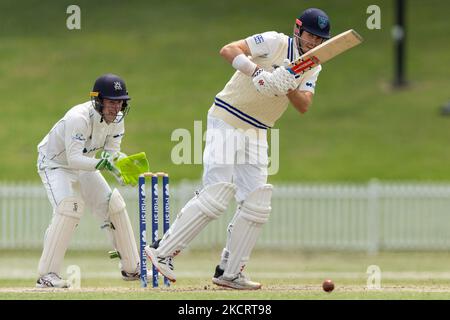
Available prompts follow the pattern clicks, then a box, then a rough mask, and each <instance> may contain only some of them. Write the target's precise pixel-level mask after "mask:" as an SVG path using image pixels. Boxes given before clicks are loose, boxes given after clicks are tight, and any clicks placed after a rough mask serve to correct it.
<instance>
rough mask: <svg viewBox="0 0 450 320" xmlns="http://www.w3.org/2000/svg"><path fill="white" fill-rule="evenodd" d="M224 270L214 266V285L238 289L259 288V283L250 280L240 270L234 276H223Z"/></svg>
mask: <svg viewBox="0 0 450 320" xmlns="http://www.w3.org/2000/svg"><path fill="white" fill-rule="evenodd" d="M223 272H224V270H223V269H221V268H220V267H219V266H217V267H216V272H215V273H214V276H213V278H212V282H213V283H214V284H215V285H218V286H221V287H227V288H231V289H238V290H258V289H261V283H259V282H255V281H251V280H250V279H249V278H247V277H246V276H245V275H244V274H243V273H242V272H239V273H238V274H237V275H236V276H235V277H234V278H225V277H224V276H223Z"/></svg>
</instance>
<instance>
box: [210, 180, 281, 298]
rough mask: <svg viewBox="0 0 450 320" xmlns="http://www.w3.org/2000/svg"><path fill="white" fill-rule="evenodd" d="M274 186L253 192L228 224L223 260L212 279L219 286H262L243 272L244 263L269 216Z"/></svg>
mask: <svg viewBox="0 0 450 320" xmlns="http://www.w3.org/2000/svg"><path fill="white" fill-rule="evenodd" d="M272 190H273V187H272V185H270V184H265V185H263V186H262V187H260V188H258V189H256V190H255V191H253V192H251V193H250V194H249V195H248V196H247V197H246V199H245V200H244V201H243V202H242V204H240V205H239V206H238V208H237V210H236V213H235V215H234V217H233V220H232V221H231V223H230V224H229V226H228V238H227V244H226V247H225V249H223V252H222V261H221V263H220V265H218V266H217V267H216V272H215V274H214V277H213V279H212V281H213V283H215V284H216V285H219V286H224V287H229V288H233V289H252V290H255V289H260V288H261V284H260V283H258V282H254V281H250V279H248V278H247V277H246V276H244V275H243V273H242V271H243V270H244V267H245V264H246V263H247V261H248V260H249V259H250V254H251V252H252V250H253V247H254V246H255V244H256V240H257V239H258V236H259V234H260V232H261V230H262V227H263V225H264V224H265V223H266V222H267V220H268V219H269V215H270V212H271V210H272V208H271V198H272Z"/></svg>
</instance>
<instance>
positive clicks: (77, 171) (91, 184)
mask: <svg viewBox="0 0 450 320" xmlns="http://www.w3.org/2000/svg"><path fill="white" fill-rule="evenodd" d="M101 119H102V118H101V116H100V114H99V113H98V112H97V111H96V110H95V109H94V107H93V106H92V103H91V102H90V101H88V102H86V103H83V104H79V105H76V106H74V107H73V108H71V109H70V110H69V111H68V112H67V113H66V114H65V115H64V117H63V118H62V119H61V120H59V121H58V122H57V123H56V124H55V125H54V126H53V128H52V129H51V130H50V132H49V133H48V134H47V135H46V136H45V137H44V139H43V140H42V141H41V142H40V143H39V145H38V148H37V149H38V153H39V155H38V162H37V167H38V173H39V175H40V176H41V179H42V182H43V184H44V186H45V188H46V190H47V195H48V198H49V200H50V202H51V204H52V206H53V208H55V207H56V206H57V205H58V204H59V203H60V202H61V201H62V200H63V199H64V198H66V197H73V196H76V197H81V198H82V199H83V200H84V201H85V202H86V204H87V206H88V207H90V208H91V209H92V211H93V213H94V214H96V215H97V216H99V217H100V218H101V219H104V218H105V217H106V215H107V211H108V201H109V199H108V197H109V196H110V194H111V189H110V187H109V186H108V183H107V182H106V181H105V179H104V178H103V176H102V175H101V173H100V172H99V171H98V170H96V169H95V166H96V165H97V163H98V161H99V160H98V159H95V158H94V157H95V154H96V153H97V152H98V151H99V150H105V151H108V152H111V153H114V152H119V151H120V144H121V141H122V137H123V135H124V131H125V128H124V121H123V120H122V121H120V122H119V123H111V124H109V125H108V124H106V123H105V121H102V120H101Z"/></svg>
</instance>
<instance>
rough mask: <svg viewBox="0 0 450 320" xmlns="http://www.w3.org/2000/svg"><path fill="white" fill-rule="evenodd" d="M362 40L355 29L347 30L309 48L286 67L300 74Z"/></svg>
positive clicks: (295, 73) (293, 72) (291, 71)
mask: <svg viewBox="0 0 450 320" xmlns="http://www.w3.org/2000/svg"><path fill="white" fill-rule="evenodd" d="M362 41H363V38H362V37H361V36H360V35H359V34H358V33H357V32H356V31H355V30H353V29H350V30H347V31H345V32H342V33H340V34H338V35H337V36H334V37H333V38H331V39H329V40H327V41H325V42H324V43H321V44H320V45H318V46H317V47H315V48H313V49H311V50H309V51H308V52H307V53H305V54H304V55H302V56H301V57H300V58H298V60H297V61H295V62H293V63H291V64H290V65H289V66H288V67H287V68H286V69H287V70H288V71H289V72H290V73H292V74H294V75H301V74H303V73H305V72H306V71H308V70H310V69H311V68H314V67H315V66H317V65H319V64H323V63H325V62H327V61H328V60H330V59H332V58H334V57H335V56H337V55H339V54H341V53H343V52H344V51H347V50H348V49H351V48H353V47H354V46H357V45H358V44H360V43H361V42H362Z"/></svg>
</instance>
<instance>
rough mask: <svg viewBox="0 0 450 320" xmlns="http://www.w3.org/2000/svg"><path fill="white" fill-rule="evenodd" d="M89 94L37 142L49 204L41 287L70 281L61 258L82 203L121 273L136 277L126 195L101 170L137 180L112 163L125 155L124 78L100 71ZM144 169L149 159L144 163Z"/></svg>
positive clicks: (128, 180)
mask: <svg viewBox="0 0 450 320" xmlns="http://www.w3.org/2000/svg"><path fill="white" fill-rule="evenodd" d="M90 95H91V101H88V102H85V103H82V104H79V105H76V106H74V107H72V108H71V109H70V110H69V111H68V112H67V113H66V114H65V115H64V117H63V118H62V119H60V120H59V121H58V122H57V123H56V124H55V125H54V126H53V128H52V129H51V130H50V132H49V133H48V134H47V135H46V136H45V137H44V139H43V140H42V141H41V142H40V143H39V145H38V153H39V156H38V162H37V167H38V173H39V175H40V177H41V179H42V183H43V184H44V186H45V189H46V191H47V195H48V199H49V200H50V203H51V205H52V207H53V218H52V220H51V223H50V225H49V227H48V228H47V230H46V232H45V236H44V249H43V252H42V256H41V258H40V261H39V267H38V273H39V279H38V280H37V283H36V286H37V287H39V288H47V287H57V288H66V287H68V286H69V283H68V282H67V281H66V280H64V279H62V278H61V273H60V272H61V264H62V262H63V259H64V255H65V252H66V249H67V247H68V246H69V242H70V239H71V238H72V235H73V233H74V231H75V228H76V226H77V225H78V223H79V221H80V219H81V217H82V215H83V212H84V209H85V207H86V206H87V207H90V209H91V211H92V212H93V214H94V215H95V216H96V217H98V218H99V219H100V221H101V225H102V228H103V229H107V230H108V233H109V235H110V239H111V241H112V246H113V247H114V249H115V250H117V252H118V253H119V256H120V261H121V273H122V278H123V279H124V280H138V279H139V274H140V270H139V254H138V251H137V246H136V242H135V237H134V234H133V229H132V227H131V224H130V220H129V217H128V213H127V210H126V206H125V201H124V199H123V198H122V196H121V195H120V193H119V191H118V190H117V189H114V190H111V188H110V187H109V185H108V183H107V182H106V180H105V179H104V178H103V176H102V175H101V173H100V171H99V170H102V171H109V172H110V173H112V174H113V175H114V177H115V178H116V179H117V180H118V181H119V182H120V183H121V184H122V185H125V184H136V182H137V175H136V176H135V178H133V177H130V176H129V175H127V174H122V172H121V170H120V166H116V164H119V163H120V164H123V163H124V162H125V164H126V160H127V158H126V155H125V154H123V153H121V152H120V145H121V142H122V137H123V135H124V132H125V127H124V118H125V116H126V115H127V113H128V111H129V108H130V106H129V104H128V102H129V100H130V97H129V96H128V92H127V89H126V86H125V82H124V81H123V80H122V79H121V78H120V77H118V76H116V75H113V74H106V75H103V76H101V77H99V78H98V79H97V80H96V81H95V84H94V87H93V90H92V92H91V94H90ZM100 151H102V153H101V157H100V158H95V155H96V153H98V152H100ZM144 158H145V154H144ZM141 160H142V159H141ZM144 160H145V161H144V162H146V159H144ZM147 170H148V162H147V167H146V168H142V171H143V172H144V171H147Z"/></svg>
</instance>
